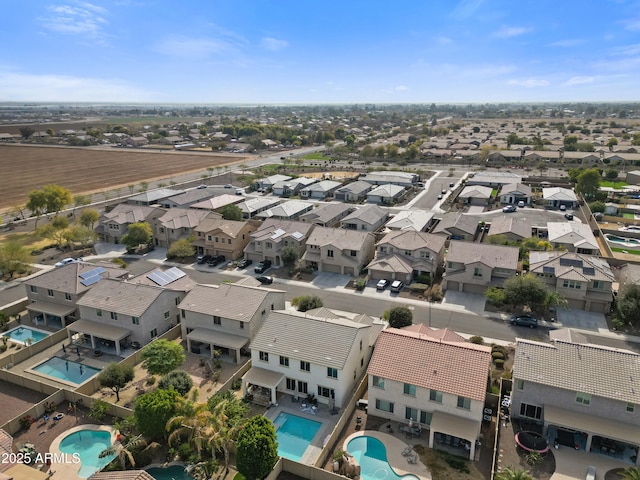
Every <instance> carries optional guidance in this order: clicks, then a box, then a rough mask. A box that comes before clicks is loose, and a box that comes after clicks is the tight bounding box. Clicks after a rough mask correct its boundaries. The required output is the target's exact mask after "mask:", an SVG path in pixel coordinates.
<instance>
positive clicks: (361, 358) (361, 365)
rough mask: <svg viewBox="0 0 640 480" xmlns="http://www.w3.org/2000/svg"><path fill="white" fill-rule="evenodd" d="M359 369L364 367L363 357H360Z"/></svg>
mask: <svg viewBox="0 0 640 480" xmlns="http://www.w3.org/2000/svg"><path fill="white" fill-rule="evenodd" d="M360 367H364V357H360Z"/></svg>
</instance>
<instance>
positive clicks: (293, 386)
mask: <svg viewBox="0 0 640 480" xmlns="http://www.w3.org/2000/svg"><path fill="white" fill-rule="evenodd" d="M295 389H296V381H295V380H294V379H293V378H287V390H294V391H295Z"/></svg>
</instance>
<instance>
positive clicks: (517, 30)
mask: <svg viewBox="0 0 640 480" xmlns="http://www.w3.org/2000/svg"><path fill="white" fill-rule="evenodd" d="M530 31H531V29H530V28H525V27H502V28H501V29H500V30H498V31H497V32H493V34H492V36H493V37H496V38H511V37H517V36H519V35H524V34H525V33H527V32H530Z"/></svg>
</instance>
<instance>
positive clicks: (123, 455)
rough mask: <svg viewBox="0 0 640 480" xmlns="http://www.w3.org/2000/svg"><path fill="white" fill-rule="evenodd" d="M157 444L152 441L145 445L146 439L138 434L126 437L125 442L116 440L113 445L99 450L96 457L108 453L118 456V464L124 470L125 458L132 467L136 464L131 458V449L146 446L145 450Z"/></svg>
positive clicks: (106, 455)
mask: <svg viewBox="0 0 640 480" xmlns="http://www.w3.org/2000/svg"><path fill="white" fill-rule="evenodd" d="M157 445H158V444H156V443H155V442H154V443H152V444H151V445H148V446H147V441H146V440H145V439H144V438H142V435H138V436H137V437H133V438H130V439H128V440H127V441H126V443H122V442H116V443H115V444H114V445H112V446H110V447H109V448H106V449H104V450H103V451H102V452H100V454H99V455H98V457H99V458H104V457H108V456H109V455H115V456H117V457H118V460H120V466H121V467H122V470H126V468H127V460H129V464H130V465H131V466H132V467H135V466H136V461H135V459H134V458H133V453H132V451H133V450H135V449H136V448H139V447H147V448H145V450H147V449H148V448H154V447H155V446H157Z"/></svg>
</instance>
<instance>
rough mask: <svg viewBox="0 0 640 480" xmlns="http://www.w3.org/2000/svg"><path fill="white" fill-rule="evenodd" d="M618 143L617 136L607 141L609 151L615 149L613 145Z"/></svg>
mask: <svg viewBox="0 0 640 480" xmlns="http://www.w3.org/2000/svg"><path fill="white" fill-rule="evenodd" d="M616 145H618V139H617V138H616V137H611V138H610V139H609V141H608V142H607V147H609V151H610V152H611V151H613V147H615V146H616Z"/></svg>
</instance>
